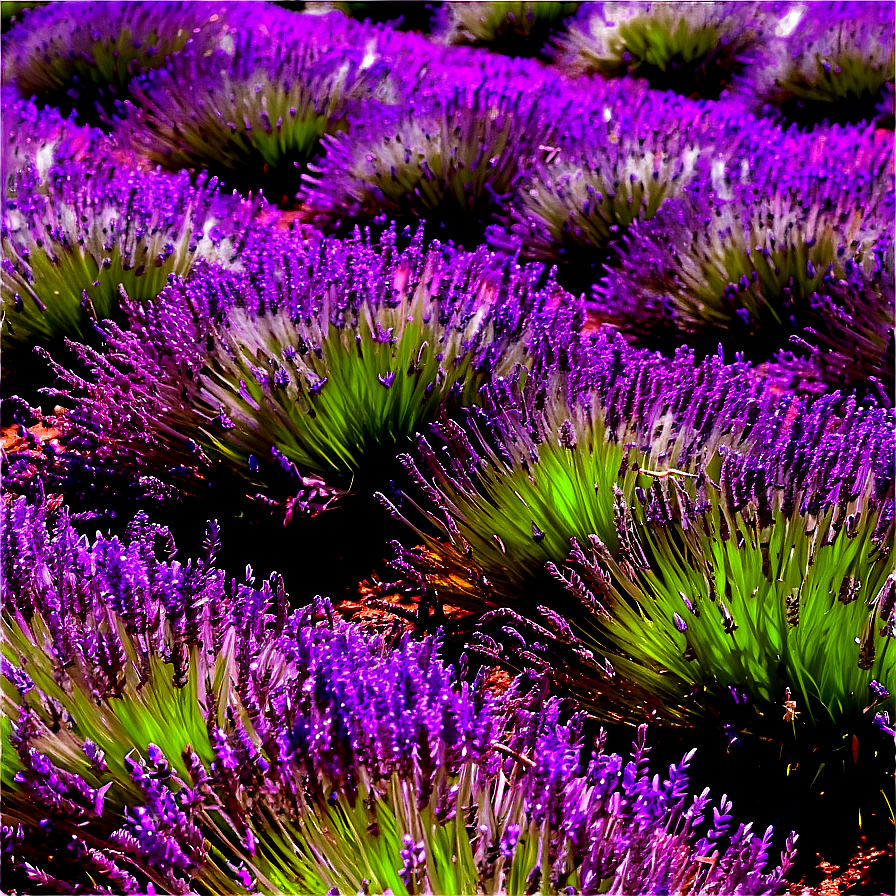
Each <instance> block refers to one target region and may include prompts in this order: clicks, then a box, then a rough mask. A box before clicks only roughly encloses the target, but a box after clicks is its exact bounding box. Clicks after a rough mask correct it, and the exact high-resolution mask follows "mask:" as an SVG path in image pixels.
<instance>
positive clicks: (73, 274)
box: [2, 158, 261, 347]
mask: <svg viewBox="0 0 896 896" xmlns="http://www.w3.org/2000/svg"><path fill="white" fill-rule="evenodd" d="M260 212H261V204H260V203H259V202H254V203H253V202H245V201H241V200H239V199H237V198H230V197H227V196H222V195H220V194H219V192H218V190H217V188H216V186H215V184H214V182H211V183H209V182H208V181H207V180H206V179H205V178H204V177H203V178H200V179H199V181H198V182H197V183H196V184H195V185H194V184H191V182H190V178H189V176H188V175H187V174H186V173H184V174H180V175H176V176H175V175H167V174H163V173H161V172H155V171H139V170H134V169H129V168H125V167H120V166H116V165H114V164H104V163H102V162H99V161H98V160H97V159H94V158H91V159H88V160H87V161H85V162H83V163H79V162H76V161H62V162H60V163H59V164H54V165H53V166H51V168H50V169H49V171H47V172H46V174H43V175H40V174H38V172H37V170H35V167H33V166H29V167H26V168H24V169H23V170H21V171H19V172H17V173H15V174H14V175H13V176H12V177H11V179H10V181H9V184H8V189H7V197H6V200H5V203H4V213H3V229H2V247H3V264H2V304H3V343H4V347H5V346H6V345H8V344H11V343H14V342H15V343H30V344H34V343H44V344H45V343H47V342H48V341H50V340H52V339H61V338H62V337H70V338H81V339H85V338H86V339H89V338H90V337H91V335H92V334H93V333H94V332H95V331H94V328H93V322H98V321H101V320H103V319H105V318H109V317H115V316H116V310H117V308H118V304H119V299H120V294H119V291H120V289H121V288H122V287H123V288H124V289H125V291H126V292H127V293H128V295H129V296H130V298H131V299H132V300H133V301H136V302H141V301H146V300H148V299H151V298H154V297H155V295H156V294H157V293H158V292H159V291H160V290H161V289H162V287H163V286H164V285H165V282H166V279H167V277H168V275H169V274H170V273H178V274H181V275H185V274H187V273H188V272H189V270H190V269H191V267H192V266H193V263H194V261H195V260H196V258H197V257H205V258H209V259H214V260H215V261H217V262H219V263H221V264H223V265H226V266H229V267H230V266H234V265H236V264H238V263H239V262H238V260H237V259H238V256H239V252H240V247H241V245H242V244H243V242H244V241H245V240H246V239H247V238H248V233H249V232H251V230H252V229H253V227H255V226H258V225H256V224H255V219H256V218H257V217H258V215H259V214H260Z"/></svg>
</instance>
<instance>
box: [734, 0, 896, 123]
mask: <svg viewBox="0 0 896 896" xmlns="http://www.w3.org/2000/svg"><path fill="white" fill-rule="evenodd" d="M778 18H779V21H778V22H777V24H776V26H775V28H774V30H773V33H774V37H772V36H771V34H770V35H769V40H768V42H767V47H766V49H765V52H764V53H763V54H762V64H761V65H757V66H755V67H754V68H751V69H749V70H747V71H745V72H744V79H743V80H744V83H743V84H742V85H741V86H740V90H742V91H744V93H745V96H746V97H747V99H748V101H751V102H752V103H753V105H754V108H756V109H757V110H759V109H761V110H763V111H765V112H768V111H774V112H775V113H776V114H777V115H780V116H783V118H784V119H785V120H786V121H794V122H797V123H798V124H800V125H802V126H814V125H816V124H819V123H821V122H823V121H827V122H831V123H834V122H841V123H842V122H860V121H869V122H870V121H876V122H877V123H878V124H879V125H881V126H883V127H889V128H892V127H893V115H894V91H893V67H894V43H896V40H894V27H896V17H894V14H893V7H892V6H891V5H890V4H889V3H880V2H868V3H840V2H825V3H805V4H798V3H791V4H788V5H786V6H784V7H783V8H782V9H781V10H780V12H779V16H778Z"/></svg>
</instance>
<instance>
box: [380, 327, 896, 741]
mask: <svg viewBox="0 0 896 896" xmlns="http://www.w3.org/2000/svg"><path fill="white" fill-rule="evenodd" d="M627 354H628V357H626V353H624V352H622V351H621V350H620V347H619V346H618V345H617V346H614V345H613V343H612V342H604V343H602V344H598V349H597V351H596V353H595V356H594V360H593V362H592V363H593V364H594V368H593V370H592V371H590V372H589V378H590V379H591V380H592V381H593V382H594V383H595V386H594V388H592V389H590V390H587V391H585V392H584V395H582V396H581V397H576V398H575V399H574V400H573V401H572V402H570V401H569V398H568V395H569V386H568V377H563V376H560V375H558V374H554V375H552V376H550V377H548V378H547V379H546V380H545V381H543V382H539V381H538V379H537V377H536V376H532V377H530V380H529V382H527V383H526V384H525V385H524V386H523V387H522V388H520V387H517V386H515V385H514V384H512V383H500V382H499V383H498V384H496V385H495V386H492V387H490V388H489V389H487V390H485V396H484V397H485V408H484V410H483V411H476V410H474V411H473V412H471V413H470V414H469V416H468V423H467V425H466V426H465V427H461V426H459V425H458V424H456V423H453V422H447V423H444V424H439V425H438V427H437V429H436V431H435V432H434V436H435V437H436V439H437V441H435V442H430V440H428V439H425V438H423V437H420V438H419V439H418V443H417V447H418V457H419V458H420V459H419V460H415V459H412V458H410V457H407V458H406V459H405V464H406V466H407V468H408V470H409V472H410V473H411V474H412V477H413V479H414V480H415V482H416V485H417V487H418V489H419V494H420V497H418V498H415V497H414V495H416V494H418V491H416V490H413V489H409V491H408V493H407V494H405V495H404V496H403V498H402V501H403V504H402V506H403V507H405V508H406V509H405V510H400V509H399V508H398V507H396V506H395V504H394V502H392V501H388V500H387V499H386V498H383V500H384V501H385V502H386V503H387V504H388V506H390V508H391V509H392V511H393V512H394V513H396V514H400V515H402V516H404V517H405V518H406V519H408V520H409V521H410V522H412V523H413V522H415V521H416V519H417V517H416V516H415V515H414V509H415V507H416V508H417V509H418V510H421V509H422V510H423V511H424V514H425V517H424V518H425V519H426V521H427V523H428V525H427V526H426V527H423V526H418V528H417V536H418V538H420V539H421V540H422V541H423V542H424V544H425V546H426V549H425V550H421V551H414V550H407V549H405V548H401V547H399V548H398V551H399V559H398V561H397V563H398V567H399V568H400V569H402V570H403V571H404V574H405V576H406V578H407V580H408V581H409V582H410V583H412V585H413V586H414V587H415V588H416V589H421V588H422V589H425V590H426V591H427V593H429V594H430V596H431V599H432V600H434V601H435V602H436V603H439V602H447V603H451V604H458V605H460V606H462V607H464V608H466V609H468V610H470V611H473V612H476V613H478V614H480V615H482V614H483V613H484V614H485V615H484V616H483V621H484V622H488V621H489V620H495V622H498V623H503V624H506V625H507V626H509V627H505V628H503V629H502V630H501V631H502V633H503V634H501V635H500V636H499V639H500V640H504V641H505V651H502V650H500V649H499V647H498V646H497V645H496V644H495V642H494V641H493V640H492V638H491V636H490V635H486V636H485V637H484V640H482V641H481V642H480V643H481V645H483V647H482V650H481V651H480V652H482V653H484V654H486V655H489V656H492V657H493V658H494V659H496V660H498V661H509V662H510V663H511V664H512V663H514V662H515V661H520V660H523V661H524V664H525V663H531V665H532V666H534V667H535V668H537V669H540V670H546V669H548V668H551V669H552V670H553V669H554V668H556V673H555V674H556V675H557V676H559V677H560V678H562V679H563V680H564V681H565V682H566V684H567V686H571V687H573V688H574V689H575V690H576V692H577V693H578V694H579V695H580V696H581V697H582V698H584V699H586V700H587V701H588V702H590V703H592V704H594V705H595V707H596V708H597V709H598V710H599V711H600V710H601V709H603V711H606V712H609V713H610V714H611V716H612V714H613V713H622V714H623V715H627V716H628V717H630V718H638V717H639V716H640V715H641V714H642V713H646V712H648V711H651V710H652V712H653V713H654V714H656V715H658V716H659V717H660V718H665V719H666V720H668V721H670V722H673V723H674V722H679V723H682V722H683V723H688V722H689V721H690V720H693V719H694V718H699V717H701V716H703V717H718V716H719V715H721V716H723V717H724V716H725V715H726V713H730V712H734V711H735V709H736V708H737V701H738V700H741V701H743V702H745V703H746V704H747V709H745V710H743V711H738V712H739V714H740V715H741V716H744V717H746V716H749V721H744V726H745V727H747V726H749V727H750V729H751V730H753V731H757V732H758V731H762V732H763V733H765V735H766V736H769V737H773V738H780V739H789V737H790V736H791V734H795V735H798V736H799V732H801V731H803V730H805V731H806V732H807V735H806V736H807V737H809V738H810V740H811V742H812V743H814V742H815V741H814V740H813V739H814V738H815V737H817V736H819V735H817V734H816V733H815V732H817V731H819V730H822V731H829V730H832V731H834V732H838V731H839V732H841V733H842V731H843V730H844V729H845V728H849V726H850V725H858V726H859V727H860V728H863V726H864V727H865V728H867V727H868V726H870V723H871V718H872V717H871V716H868V715H867V710H868V708H869V707H870V706H871V705H872V704H873V703H879V702H880V701H881V700H883V699H889V698H885V697H879V696H878V697H875V695H874V694H873V693H872V692H871V691H870V690H869V687H870V683H871V682H872V681H877V682H880V683H882V684H883V685H884V689H885V690H886V691H887V692H889V693H892V692H893V691H894V690H896V681H894V680H893V678H892V671H893V661H892V651H893V649H894V647H893V558H892V555H891V552H890V549H889V544H890V539H891V537H892V526H893V475H892V466H893V425H892V419H891V415H890V414H889V413H888V412H886V411H883V410H880V409H872V410H869V409H863V408H861V407H859V406H857V405H856V404H855V402H854V401H846V402H845V403H844V402H843V401H842V400H841V399H840V398H839V397H838V396H833V397H830V398H827V399H824V400H820V401H817V402H814V403H809V404H801V403H800V402H799V401H798V400H796V399H795V398H794V397H793V396H785V397H783V398H780V399H777V400H774V399H768V398H766V403H765V404H764V406H763V404H761V403H760V402H757V400H756V397H755V396H754V395H751V394H750V390H751V388H752V389H756V385H753V386H752V387H751V386H750V385H744V386H741V389H740V390H738V389H737V387H736V385H735V382H731V381H729V383H730V385H728V384H726V382H725V381H726V379H727V377H729V376H730V377H732V380H734V378H735V376H737V375H736V374H735V375H733V371H731V370H730V369H725V368H721V369H719V367H716V368H715V369H713V367H712V366H708V367H707V366H705V365H704V366H703V367H702V369H700V368H698V369H697V370H694V369H693V368H691V367H689V365H688V363H687V360H688V359H687V356H683V357H681V358H680V359H679V364H678V366H677V368H676V367H670V366H668V365H664V364H663V363H662V362H660V361H658V359H651V358H645V357H643V356H642V357H639V356H638V355H633V354H632V353H631V352H630V350H629V352H628V353H627ZM682 362H683V363H682ZM626 364H627V366H628V368H629V369H628V370H626V369H625V366H626ZM664 368H665V369H664ZM608 374H609V376H608ZM713 374H714V375H713ZM739 376H740V378H741V379H743V378H744V377H745V376H749V371H748V368H744V369H742V371H741V372H740V374H739ZM608 381H609V382H608ZM726 385H728V389H727V391H726V389H725V386H726ZM759 395H762V392H761V391H760V392H759ZM431 532H437V533H438V535H437V536H434V535H432V534H430V533H431ZM570 545H571V546H572V552H571V553H570V550H569V549H570ZM558 556H559V557H562V558H563V560H560V561H558V559H557V558H558ZM507 558H513V562H512V563H509V562H508V561H507ZM564 561H565V562H564ZM550 578H553V579H555V580H556V581H557V582H558V583H559V584H560V585H562V586H563V587H565V588H566V590H567V592H568V597H567V599H566V600H565V601H564V600H562V599H561V598H560V597H558V596H557V595H556V593H555V592H554V591H553V590H552V589H551V588H550V582H549V579H550ZM533 642H534V643H535V644H536V646H532V645H533ZM546 644H547V645H553V646H549V647H548V648H547V649H546V647H545V645H546ZM832 645H837V647H836V648H833V647H832ZM554 646H556V647H557V649H558V650H559V656H562V659H552V656H551V655H552V650H553V649H554ZM608 659H609V663H610V664H609V665H608V664H607V662H606V661H607V660H608ZM583 666H584V667H586V668H589V669H590V671H589V672H587V673H584V674H582V677H581V678H580V677H578V676H579V675H580V672H577V671H574V670H576V669H581V667H583ZM616 674H618V676H619V677H618V680H614V678H613V677H614V676H615V675H616ZM785 690H786V691H787V693H788V694H789V695H790V696H788V697H787V700H792V701H794V706H795V707H796V706H798V707H800V709H799V710H798V711H800V712H802V714H803V719H802V721H801V722H800V724H799V725H798V726H797V727H796V728H790V727H786V728H785V727H783V726H781V724H780V719H779V718H778V717H777V715H778V713H777V711H778V708H779V707H780V706H781V705H782V700H783V697H782V695H783V694H784V693H785ZM732 695H736V696H732ZM732 700H733V701H734V704H732ZM803 710H805V711H803ZM751 713H752V715H751ZM863 730H864V729H863ZM809 731H812V732H813V733H812V734H811V735H810V734H808V732H809ZM866 733H867V732H866Z"/></svg>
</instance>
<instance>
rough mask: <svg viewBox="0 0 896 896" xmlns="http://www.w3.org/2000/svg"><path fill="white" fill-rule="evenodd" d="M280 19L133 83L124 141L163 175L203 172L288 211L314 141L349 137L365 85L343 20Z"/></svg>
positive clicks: (191, 54) (261, 12)
mask: <svg viewBox="0 0 896 896" xmlns="http://www.w3.org/2000/svg"><path fill="white" fill-rule="evenodd" d="M268 14H269V10H267V9H266V8H264V7H262V8H260V9H259V15H260V16H261V17H264V16H266V15H268ZM284 15H285V14H283V13H278V16H275V17H274V19H273V22H272V23H271V24H270V25H269V26H268V27H263V26H262V25H260V24H259V25H257V26H255V27H252V28H250V27H244V28H242V29H240V30H238V31H237V32H235V33H234V34H233V35H232V39H231V43H232V46H228V47H227V48H222V49H217V50H215V51H214V52H211V53H206V52H202V51H201V49H200V48H197V50H196V51H195V52H194V51H192V50H191V51H188V52H185V53H182V54H180V55H179V56H178V58H177V59H175V60H173V61H172V63H171V65H170V66H168V67H166V68H164V69H160V70H158V71H156V72H153V73H152V74H151V75H149V76H147V77H145V78H142V79H140V80H139V81H137V82H135V83H134V85H133V95H134V104H132V105H129V106H128V115H127V117H126V119H125V120H124V121H123V122H122V123H121V126H120V128H119V133H120V134H121V135H122V139H123V140H124V141H125V142H126V143H127V144H128V145H130V146H132V147H133V148H134V149H135V150H136V151H137V153H138V154H141V155H143V156H145V157H146V158H148V159H150V160H151V161H152V162H153V163H156V164H160V165H163V166H164V167H166V168H170V169H174V170H177V169H180V168H191V169H195V170H208V171H209V172H210V173H212V174H214V175H216V176H217V177H219V178H220V179H221V180H222V181H223V182H224V183H226V184H227V185H228V186H229V187H232V188H234V189H238V190H239V191H240V192H242V193H246V192H248V191H250V190H253V191H256V192H257V191H258V190H260V189H263V190H264V191H265V192H266V194H267V195H268V197H269V198H270V199H271V200H272V201H274V202H278V203H282V204H287V205H288V204H289V203H291V201H292V199H293V198H294V196H295V193H296V190H297V189H298V187H299V177H300V171H301V170H302V169H303V167H304V165H305V164H306V163H307V162H308V160H309V159H311V158H312V157H314V156H315V155H316V154H317V153H318V152H319V146H318V143H319V141H320V138H321V137H322V136H323V135H324V134H332V133H334V132H336V131H340V130H344V129H345V128H346V126H347V122H346V116H347V114H348V106H349V100H350V98H351V97H352V96H353V95H354V96H357V97H360V96H362V95H364V93H365V90H366V85H367V82H366V80H365V73H364V70H363V68H362V61H363V60H362V59H361V56H360V55H358V54H356V52H355V48H354V47H352V48H350V47H349V46H348V44H347V43H346V41H345V38H344V35H341V34H340V33H339V31H340V26H341V23H342V22H344V19H343V18H342V17H341V16H335V15H329V16H325V17H318V16H304V15H302V16H288V17H287V18H286V19H283V16H284ZM334 29H335V31H334ZM341 30H342V31H344V30H345V28H344V26H342V28H341ZM356 55H357V58H355V57H356Z"/></svg>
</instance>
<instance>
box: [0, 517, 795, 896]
mask: <svg viewBox="0 0 896 896" xmlns="http://www.w3.org/2000/svg"><path fill="white" fill-rule="evenodd" d="M48 522H49V521H48V520H47V519H46V514H45V511H44V510H43V509H41V508H36V509H35V508H32V507H29V506H28V505H27V504H25V503H24V502H22V501H18V502H16V503H15V504H14V505H12V506H11V507H10V508H9V509H8V511H7V513H6V514H5V525H4V541H3V552H4V564H3V569H4V574H5V577H6V578H5V581H4V595H5V603H4V617H3V624H4V642H5V644H4V660H3V679H4V680H3V698H4V699H3V702H4V711H5V714H6V717H7V720H6V726H7V731H8V736H9V738H10V741H11V743H12V744H13V745H14V747H15V749H14V751H10V750H5V751H4V766H3V779H4V784H5V786H6V788H7V795H6V798H5V799H4V805H3V823H4V834H5V838H4V839H5V848H4V865H5V874H8V875H9V878H7V881H8V880H9V879H10V878H11V879H13V880H14V881H16V882H17V883H18V881H19V880H21V881H22V882H23V885H24V886H27V887H28V889H29V891H31V892H35V891H37V892H45V891H52V890H54V889H57V888H58V887H59V886H60V885H61V886H63V887H64V888H67V889H69V890H74V891H75V892H78V891H79V890H80V889H88V888H89V889H91V891H92V892H109V893H112V892H126V893H138V892H146V891H147V888H148V885H149V884H152V885H153V886H154V887H156V888H158V889H157V891H161V892H179V893H191V892H198V891H202V890H208V889H211V890H214V891H218V892H228V893H243V892H293V891H298V892H309V891H310V892H324V891H325V890H327V889H329V890H331V891H333V892H371V893H377V892H383V891H384V890H385V889H386V888H388V889H391V890H392V892H397V893H414V892H460V893H470V892H474V891H476V890H477V889H479V888H487V889H488V890H489V891H491V892H509V893H517V892H522V891H523V890H524V889H527V888H533V887H535V888H537V889H539V890H540V891H541V892H551V893H556V892H573V893H576V892H593V891H594V890H595V889H596V888H598V887H599V888H601V889H606V890H607V891H608V892H631V893H634V892H648V891H649V892H656V891H657V890H660V889H666V890H670V891H671V890H674V891H677V890H680V889H681V888H682V887H684V886H685V885H687V887H688V889H689V891H691V892H699V893H710V892H717V891H719V890H723V891H724V890H728V891H730V890H733V889H734V888H738V889H739V890H740V891H741V892H746V893H772V892H777V891H778V890H779V888H780V886H781V881H782V876H783V874H784V872H785V871H786V870H787V868H788V866H789V864H790V863H791V861H792V856H793V844H794V842H795V839H796V838H795V837H793V836H792V837H791V838H790V839H789V840H788V842H787V849H786V852H785V854H784V855H783V856H782V862H781V864H780V865H779V866H778V867H777V868H775V869H774V870H772V871H769V872H766V871H765V870H764V866H765V865H766V863H767V861H768V854H769V846H770V837H771V830H770V829H769V831H767V832H766V833H765V834H764V835H763V836H757V835H755V834H753V832H752V831H751V826H750V825H740V826H738V827H737V828H736V829H732V825H731V819H732V816H731V812H730V809H731V804H730V802H728V801H727V800H726V799H725V798H723V799H722V802H721V804H720V807H719V808H715V807H713V808H712V812H713V820H712V822H710V823H708V824H707V821H706V819H707V815H708V812H709V809H710V802H709V797H708V793H707V792H706V791H704V792H703V793H702V794H700V795H699V796H698V797H696V798H691V799H688V797H687V790H688V779H687V768H688V763H689V760H690V758H691V756H692V753H688V754H687V755H686V756H685V757H684V759H683V760H682V761H681V762H680V763H678V764H675V765H672V766H670V768H669V770H668V776H667V777H666V778H665V779H664V780H662V782H661V779H660V776H659V775H657V776H654V777H653V778H651V776H650V775H649V773H648V772H647V762H646V756H647V753H648V751H649V750H648V748H647V747H646V743H645V735H646V726H642V727H641V728H639V730H638V733H637V737H636V740H635V743H634V744H633V753H632V758H631V761H629V762H627V763H625V762H624V761H623V759H622V758H621V757H619V756H618V755H615V754H608V753H605V752H604V749H603V740H602V739H599V740H598V743H597V749H596V750H594V751H592V752H591V753H590V756H589V755H588V753H587V752H585V750H584V749H583V739H582V734H581V725H582V722H583V719H582V717H580V716H573V717H571V718H568V719H567V720H565V721H564V720H563V719H562V718H561V715H560V713H561V705H560V703H559V702H557V701H547V702H545V700H544V689H543V688H541V687H540V686H538V684H537V683H530V684H528V685H527V684H526V683H525V682H524V681H523V680H520V681H519V682H517V683H515V684H514V685H513V686H512V687H511V689H510V690H509V691H507V692H506V693H505V694H504V695H503V696H500V697H498V696H494V695H492V694H490V693H489V692H488V691H487V690H485V689H484V687H483V684H484V679H482V678H480V679H478V680H477V681H476V683H475V684H474V685H473V686H472V687H470V686H469V685H466V684H463V685H458V684H457V683H456V682H455V681H454V679H453V674H452V670H451V669H450V668H446V667H445V666H444V664H443V662H442V661H441V659H440V658H439V657H438V641H437V640H432V639H426V640H424V641H423V642H420V643H414V642H411V641H409V640H408V639H407V638H406V637H405V638H403V639H401V640H400V641H399V642H398V643H397V644H396V645H395V646H394V647H391V648H390V647H389V646H388V645H387V644H386V643H385V642H384V641H383V640H382V639H377V638H371V637H370V636H366V635H364V634H363V633H362V632H360V631H359V630H358V629H357V628H355V627H353V626H349V625H346V624H345V623H338V622H336V621H334V619H333V615H332V611H331V609H330V607H329V605H328V603H327V602H326V601H322V600H317V601H315V603H314V604H312V605H311V606H309V607H307V608H306V609H304V610H301V611H298V612H296V613H294V614H292V615H291V616H288V615H287V614H286V605H285V595H283V593H282V591H281V590H280V589H279V588H278V587H277V586H276V584H275V587H274V588H273V589H272V588H271V585H270V583H268V582H265V583H263V585H262V587H261V588H255V587H254V585H253V584H252V579H251V574H249V575H250V579H249V582H248V583H247V584H246V585H244V586H239V587H236V586H233V585H231V586H229V587H228V586H227V584H226V583H225V582H224V580H223V577H222V575H221V574H220V573H218V572H217V571H216V570H215V569H214V567H213V565H212V560H213V556H214V551H215V541H216V533H215V528H214V526H210V528H209V534H208V542H207V548H208V550H207V552H206V556H205V557H204V558H203V559H202V560H201V561H200V562H198V563H187V564H186V565H183V566H182V565H181V564H179V563H177V562H173V561H171V560H170V559H169V560H163V561H160V560H158V559H156V556H155V550H156V546H157V545H159V546H161V547H162V550H163V551H165V552H166V553H167V554H168V555H169V557H170V556H171V554H172V552H173V545H172V544H171V543H170V541H169V540H168V539H167V536H166V532H165V530H163V529H159V528H157V527H153V526H150V525H149V524H147V523H146V521H145V520H142V519H139V518H138V519H137V520H135V521H134V523H133V524H132V526H131V528H130V531H129V537H128V538H127V539H125V540H123V541H120V540H119V539H117V538H112V539H109V538H98V539H97V540H96V541H95V542H93V543H91V542H89V541H88V540H87V539H85V538H82V537H80V536H79V535H78V534H77V533H76V532H75V531H74V530H73V528H72V527H71V525H70V523H69V522H68V519H67V517H66V514H65V512H64V511H63V512H62V514H61V516H60V517H59V519H58V521H57V522H56V524H55V525H52V524H50V525H48ZM274 581H275V580H274ZM175 720H177V721H176V722H175ZM172 723H174V724H172ZM35 810H36V811H35ZM37 816H40V818H38V817H37ZM468 825H471V827H470V830H472V831H473V832H474V833H473V835H472V837H471V836H470V835H469V834H468V830H467V826H468ZM64 842H67V848H66V849H63V850H62V852H61V853H60V858H61V859H62V861H61V862H60V861H59V860H56V861H49V859H50V856H51V853H50V850H51V849H53V848H54V846H53V844H57V843H58V844H61V843H64ZM647 856H650V858H649V860H648V859H647V858H646V857H647ZM709 859H712V861H708V860H709ZM60 874H63V875H64V876H63V877H60V876H59V875H60ZM79 880H83V881H84V883H83V884H82V883H79ZM88 881H90V882H91V883H87V882H88ZM25 882H27V883H25ZM10 892H15V890H10Z"/></svg>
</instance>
